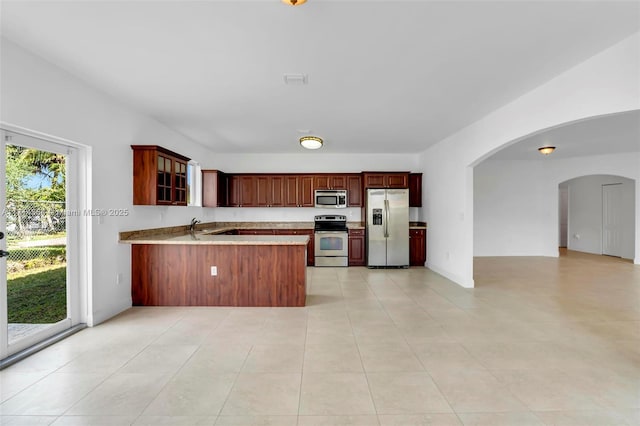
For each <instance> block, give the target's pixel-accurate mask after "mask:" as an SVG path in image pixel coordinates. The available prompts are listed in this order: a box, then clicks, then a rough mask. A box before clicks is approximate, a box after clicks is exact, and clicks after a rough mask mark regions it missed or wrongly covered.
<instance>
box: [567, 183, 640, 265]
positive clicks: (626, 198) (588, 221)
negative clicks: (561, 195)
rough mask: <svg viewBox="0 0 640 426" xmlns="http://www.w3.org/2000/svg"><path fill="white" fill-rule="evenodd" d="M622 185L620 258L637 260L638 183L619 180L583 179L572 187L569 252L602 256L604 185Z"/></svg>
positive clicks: (571, 185) (570, 195) (569, 185)
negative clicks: (636, 213)
mask: <svg viewBox="0 0 640 426" xmlns="http://www.w3.org/2000/svg"><path fill="white" fill-rule="evenodd" d="M618 183H619V184H620V185H621V186H620V188H621V191H622V194H623V195H622V205H620V206H619V207H620V211H621V213H622V217H621V223H620V227H621V232H622V233H621V237H622V239H621V248H622V252H621V256H622V257H623V258H625V259H633V258H634V248H635V247H634V240H633V236H634V235H635V229H634V228H635V223H634V222H635V221H634V217H635V205H634V204H635V181H633V180H631V179H626V178H623V177H619V176H604V175H594V176H583V177H580V178H576V179H572V180H570V181H569V182H567V184H568V187H569V215H568V217H569V232H568V235H569V239H568V249H570V250H576V251H582V252H587V253H595V254H602V185H607V184H618Z"/></svg>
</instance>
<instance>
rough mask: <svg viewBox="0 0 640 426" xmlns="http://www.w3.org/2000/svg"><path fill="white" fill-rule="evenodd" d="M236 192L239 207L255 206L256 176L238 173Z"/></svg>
mask: <svg viewBox="0 0 640 426" xmlns="http://www.w3.org/2000/svg"><path fill="white" fill-rule="evenodd" d="M238 193H239V195H240V207H256V206H257V205H258V200H257V198H258V197H257V195H258V180H257V179H256V177H255V176H248V175H240V182H239V188H238Z"/></svg>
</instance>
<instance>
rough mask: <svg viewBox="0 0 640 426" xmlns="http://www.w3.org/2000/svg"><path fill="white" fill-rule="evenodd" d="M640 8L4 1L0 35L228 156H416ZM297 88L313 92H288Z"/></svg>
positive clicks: (575, 56)
mask: <svg viewBox="0 0 640 426" xmlns="http://www.w3.org/2000/svg"><path fill="white" fill-rule="evenodd" d="M639 14H640V3H639V2H637V1H631V2H614V1H602V2H584V1H567V2H563V1H532V2H525V1H516V2H505V1H497V2H489V1H478V0H476V1H467V2H464V1H398V0H388V1H366V0H360V1H355V0H351V1H349V0H334V1H331V0H309V1H308V2H307V3H306V4H305V5H303V6H299V7H295V8H294V7H290V6H286V5H284V4H283V3H281V2H280V0H261V1H250V0H242V1H239V0H233V1H212V0H209V1H147V0H138V1H96V0H75V1H67V2H61V1H54V0H49V1H42V2H37V1H7V0H2V18H1V19H2V21H1V24H2V27H1V29H2V35H3V36H5V37H7V38H8V39H10V40H12V41H14V42H15V43H17V44H19V45H21V46H23V47H24V48H26V49H28V50H31V51H33V52H34V53H36V54H38V55H40V56H42V57H44V58H45V59H47V60H49V61H51V62H53V63H55V64H57V65H59V66H60V67H62V68H64V69H66V70H68V71H69V72H71V73H73V74H75V75H77V76H79V77H80V78H82V79H84V80H86V81H87V82H88V83H90V84H91V85H94V86H96V87H98V88H99V89H100V90H103V91H104V92H107V93H109V94H111V95H112V96H114V97H116V98H119V99H120V100H122V101H123V102H126V103H128V104H130V105H132V106H134V107H135V108H137V109H139V110H141V111H143V112H145V113H147V114H149V115H151V116H153V117H155V118H157V119H158V120H160V121H162V122H164V123H166V124H167V125H168V126H170V127H172V128H174V129H176V130H177V131H179V132H181V133H182V134H184V135H186V136H188V137H190V138H191V139H193V140H195V141H197V142H199V143H201V144H203V145H206V146H209V147H211V148H212V149H213V150H215V151H219V152H238V153H242V152H299V151H300V150H301V148H300V147H299V146H298V144H297V139H298V138H299V137H300V136H301V133H300V132H299V131H298V130H300V129H303V130H309V131H310V132H311V133H312V134H316V135H319V136H321V137H323V138H324V139H325V142H326V143H325V148H324V151H326V152H377V153H388V152H396V153H402V152H404V153H413V152H420V151H423V150H424V149H425V148H427V147H428V146H430V145H431V144H433V143H435V142H437V141H439V140H441V139H442V138H444V137H446V136H448V135H450V134H451V133H453V132H455V131H457V130H459V129H461V128H463V127H465V126H467V125H469V124H471V123H472V122H474V121H476V120H478V119H480V118H482V117H483V116H485V115H486V114H488V113H489V112H491V111H493V110H495V109H496V108H498V107H500V106H502V105H504V104H505V103H507V102H509V101H511V100H513V99H515V98H517V97H519V96H521V95H522V94H524V93H526V92H528V91H530V90H532V89H534V88H535V87H537V86H539V85H540V84H542V83H544V82H545V81H547V80H549V79H550V78H552V77H554V76H555V75H557V74H559V73H561V72H562V71H565V70H567V69H569V68H571V67H572V66H574V65H576V64H578V63H580V62H582V61H584V60H586V59H588V58H589V57H591V56H592V55H594V54H596V53H598V52H599V51H601V50H603V49H605V48H607V47H609V46H611V45H613V44H615V43H616V42H618V41H620V40H622V39H623V38H625V37H627V36H629V35H631V34H633V33H634V32H636V31H638V30H639V28H640V19H639V18H638V17H639V16H640V15H639ZM285 73H304V74H307V75H308V84H307V85H304V86H287V85H285V84H284V82H283V75H284V74H285Z"/></svg>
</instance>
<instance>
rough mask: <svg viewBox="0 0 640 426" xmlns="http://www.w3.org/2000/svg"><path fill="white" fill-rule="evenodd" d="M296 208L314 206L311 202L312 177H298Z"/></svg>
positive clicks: (312, 201)
mask: <svg viewBox="0 0 640 426" xmlns="http://www.w3.org/2000/svg"><path fill="white" fill-rule="evenodd" d="M298 206H299V207H314V206H315V202H314V200H313V176H300V181H299V184H298Z"/></svg>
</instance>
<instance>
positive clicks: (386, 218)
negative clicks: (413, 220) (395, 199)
mask: <svg viewBox="0 0 640 426" xmlns="http://www.w3.org/2000/svg"><path fill="white" fill-rule="evenodd" d="M384 237H385V238H389V200H384Z"/></svg>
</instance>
